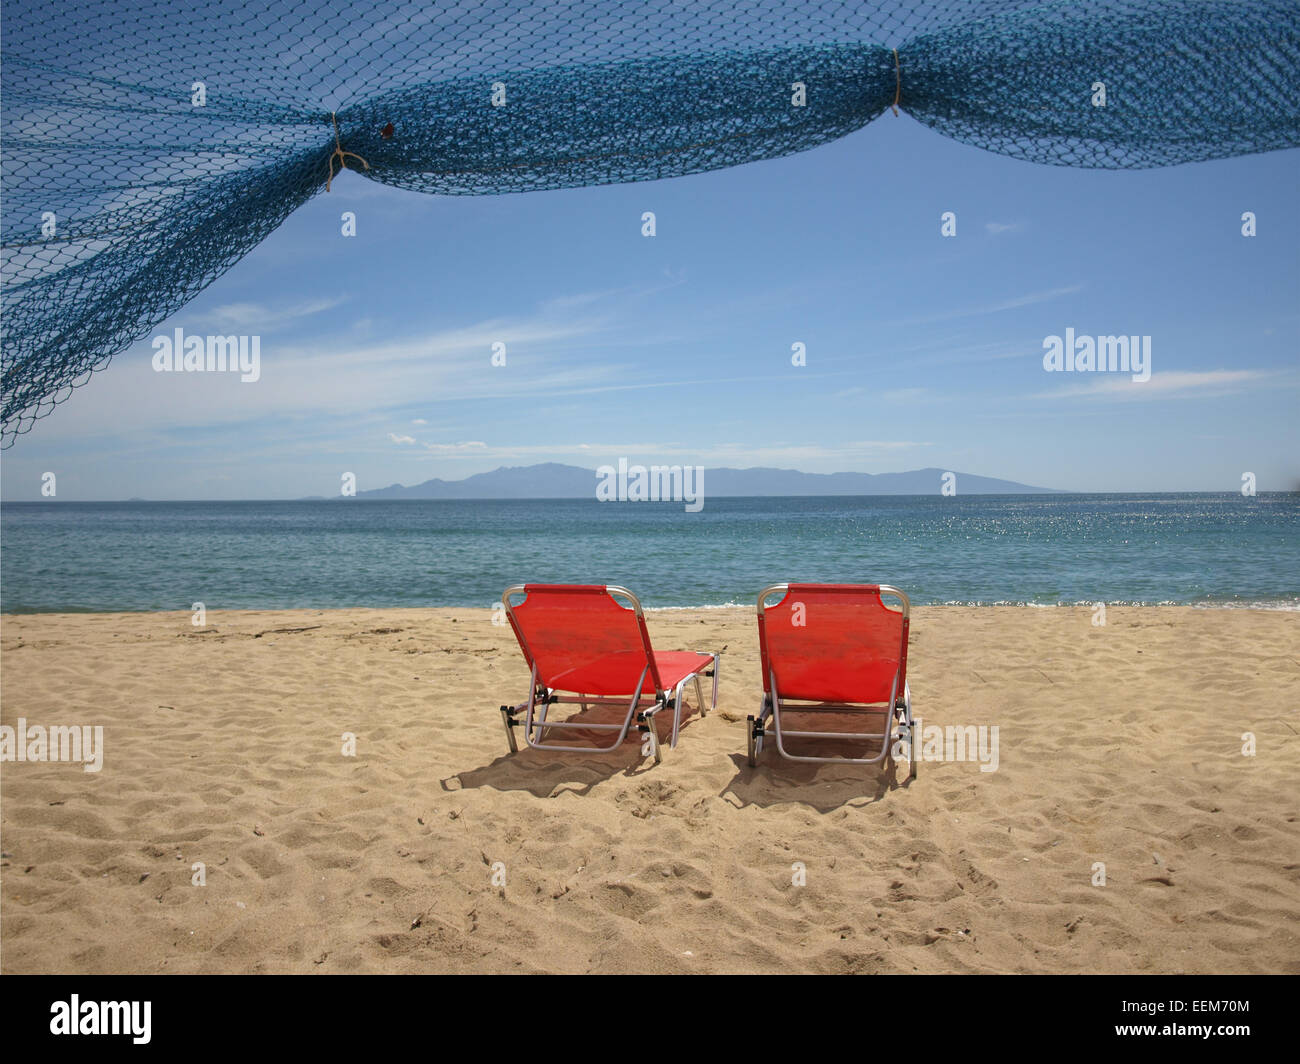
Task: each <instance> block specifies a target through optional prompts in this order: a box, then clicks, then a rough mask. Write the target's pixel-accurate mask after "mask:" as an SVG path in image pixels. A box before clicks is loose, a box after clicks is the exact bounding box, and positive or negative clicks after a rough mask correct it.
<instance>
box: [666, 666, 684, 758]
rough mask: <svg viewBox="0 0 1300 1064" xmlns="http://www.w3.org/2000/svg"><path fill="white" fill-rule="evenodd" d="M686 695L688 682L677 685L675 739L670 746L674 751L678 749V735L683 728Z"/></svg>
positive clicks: (674, 710)
mask: <svg viewBox="0 0 1300 1064" xmlns="http://www.w3.org/2000/svg"><path fill="white" fill-rule="evenodd" d="M685 693H686V681H685V680H683V681H682V682H681V683H679V684H678V685H677V694H676V697H675V698H674V699H673V738H672V742H671V743H670V744H669V745H670V746H671V747H672V749H674V750H676V749H677V733H678V732H679V731H681V728H682V695H683V694H685Z"/></svg>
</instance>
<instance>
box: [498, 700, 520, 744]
mask: <svg viewBox="0 0 1300 1064" xmlns="http://www.w3.org/2000/svg"><path fill="white" fill-rule="evenodd" d="M501 719H502V721H504V722H505V726H506V740H507V741H508V742H509V743H510V752H511V753H512V754H517V753H519V744H518V743H517V742H515V728H517V727H518V726H519V722H518V721H516V720H515V716H514V713H512V712H511V710H510V707H509V706H502V707H501Z"/></svg>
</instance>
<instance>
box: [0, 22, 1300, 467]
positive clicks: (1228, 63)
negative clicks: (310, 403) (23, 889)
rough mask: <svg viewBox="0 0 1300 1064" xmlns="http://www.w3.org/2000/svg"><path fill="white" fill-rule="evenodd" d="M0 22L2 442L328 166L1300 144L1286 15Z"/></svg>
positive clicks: (477, 169) (521, 170)
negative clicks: (817, 151) (888, 132)
mask: <svg viewBox="0 0 1300 1064" xmlns="http://www.w3.org/2000/svg"><path fill="white" fill-rule="evenodd" d="M0 6H2V10H3V22H2V23H0V26H2V30H3V49H4V52H3V67H2V69H0V92H2V94H3V113H2V116H0V179H2V181H3V187H2V191H3V212H2V214H0V238H2V241H0V242H2V243H3V251H2V256H3V257H2V259H0V281H2V282H3V290H2V295H0V310H2V311H3V323H2V328H3V337H2V340H3V344H2V348H0V350H2V353H3V410H2V411H0V424H2V428H0V442H2V443H3V445H4V446H9V445H10V444H12V443H13V441H14V439H15V437H16V436H17V435H18V434H20V433H22V432H25V431H26V430H28V429H29V428H30V427H31V426H32V424H33V423H34V421H35V420H36V419H38V418H40V417H42V416H44V415H45V414H47V413H49V412H50V411H51V410H52V409H53V408H54V406H55V405H56V404H57V403H58V402H60V401H61V400H62V399H64V398H66V397H67V396H68V395H69V394H70V393H71V390H72V389H73V388H74V387H76V386H77V385H79V384H81V383H83V382H84V381H85V380H86V379H88V377H89V375H90V374H91V373H92V372H93V371H94V370H95V369H98V368H101V367H103V366H104V365H105V364H106V363H107V362H108V360H109V359H110V358H111V357H112V356H113V355H114V354H116V353H117V352H119V351H122V350H123V349H124V348H126V347H127V346H129V345H130V344H131V343H133V342H135V341H136V340H138V339H140V338H142V337H144V336H146V335H148V334H149V332H150V331H151V330H152V329H153V328H154V327H155V326H156V325H158V323H160V322H161V321H163V320H164V319H165V318H166V317H168V316H169V315H170V314H171V313H173V312H174V311H175V310H177V309H178V308H179V307H181V306H182V305H183V304H184V303H185V302H187V301H188V300H189V299H191V298H192V297H193V296H194V295H195V294H196V293H198V292H199V291H200V290H201V289H203V288H204V287H205V286H206V285H208V284H209V283H211V282H212V281H213V280H214V279H215V278H216V277H218V276H219V275H220V274H221V273H223V272H224V271H225V270H227V269H229V268H230V267H231V266H232V265H233V264H234V263H235V262H237V261H238V260H239V259H240V257H241V256H243V255H244V254H246V253H247V252H248V251H249V250H250V249H251V248H252V247H254V246H255V245H256V244H257V243H258V242H260V241H261V240H263V239H264V238H265V237H266V236H267V235H268V234H269V233H270V232H271V231H272V230H274V229H275V228H276V227H277V226H278V225H279V224H280V223H281V222H282V221H283V220H284V219H285V217H286V216H287V215H288V214H289V213H290V212H292V211H293V210H294V209H295V208H297V207H298V206H299V205H300V204H302V203H304V202H305V201H306V200H307V199H309V198H310V197H312V196H314V195H316V194H317V193H319V192H322V191H324V190H325V189H326V188H327V186H328V184H329V183H330V182H331V181H332V180H333V179H334V178H336V177H337V175H338V173H339V172H340V170H341V169H342V168H343V167H346V168H347V169H349V170H353V171H357V172H360V173H362V174H363V175H364V176H365V177H368V178H370V179H372V180H375V181H382V182H384V183H385V184H390V185H397V186H400V187H402V188H408V189H416V190H419V191H422V192H432V193H441V194H492V193H505V192H525V191H530V190H536V189H556V188H567V187H574V186H580V185H596V184H607V183H612V182H627V181H646V180H653V179H656V178H666V177H675V176H679V175H683V174H691V173H697V172H700V171H704V170H713V169H717V168H720V167H726V166H735V165H737V164H740V163H746V162H751V161H754V160H759V159H770V158H773V157H776V156H781V155H786V154H789V153H792V152H798V151H803V150H805V149H808V148H811V147H814V146H816V145H818V144H823V143H825V142H827V141H830V140H833V139H835V138H837V137H842V136H844V135H845V134H847V133H849V132H851V131H853V130H856V129H859V128H860V127H862V126H864V125H865V124H867V123H868V122H870V121H871V120H872V119H874V118H876V117H877V116H878V115H880V114H881V113H882V112H883V111H886V110H889V109H891V108H892V107H894V106H895V105H896V106H897V108H898V110H899V111H900V112H902V113H904V114H906V115H908V116H910V117H911V118H913V119H915V120H917V121H919V122H922V123H924V124H925V125H928V126H931V127H932V128H934V129H935V130H937V131H938V132H940V133H943V134H945V135H947V136H949V137H953V138H955V139H957V140H960V141H964V142H966V143H968V144H973V145H977V146H979V147H982V148H986V149H989V150H991V151H995V152H999V153H1002V154H1004V155H1009V156H1013V157H1015V158H1018V159H1024V160H1029V161H1033V162H1039V163H1051V164H1057V165H1064V166H1082V167H1107V168H1138V167H1152V166H1167V165H1171V164H1175V163H1184V162H1192V161H1197V160H1204V159H1213V158H1219V157H1224V156H1232V155H1240V154H1245V153H1250V152H1262V151H1270V150H1274V149H1280V148H1291V147H1295V146H1297V145H1300V63H1298V62H1297V60H1298V59H1300V3H1297V2H1296V0H1258V2H1252V0H1222V2H1216V0H1199V2H1187V0H1074V2H1070V3H1063V2H1047V3H1042V2H1025V0H949V2H944V0H929V2H927V0H881V2H875V3H872V2H869V0H852V2H839V0H821V2H817V0H800V2H797V3H796V2H793V0H781V2H776V0H689V2H688V0H626V2H618V0H599V2H591V0H537V2H534V3H526V2H518V0H516V2H499V0H448V2H442V3H436V4H435V3H431V2H430V0H364V2H343V0H310V2H307V0H260V2H258V0H202V2H199V0H79V2H77V3H55V4H51V3H48V2H41V3H34V2H29V0H4V2H3V4H2V5H0ZM1099 86H1104V100H1103V99H1102V97H1100V96H1099V95H1098V87H1099ZM1099 100H1100V101H1101V102H1099ZM344 153H346V154H344Z"/></svg>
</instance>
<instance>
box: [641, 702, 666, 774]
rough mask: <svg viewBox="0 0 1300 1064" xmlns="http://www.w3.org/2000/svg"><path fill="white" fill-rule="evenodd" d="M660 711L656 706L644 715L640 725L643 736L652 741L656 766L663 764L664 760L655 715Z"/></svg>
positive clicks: (651, 745) (652, 753) (651, 749)
mask: <svg viewBox="0 0 1300 1064" xmlns="http://www.w3.org/2000/svg"><path fill="white" fill-rule="evenodd" d="M659 709H660V707H659V706H655V708H654V709H652V710H650V711H649V712H648V713H642V714H641V724H640V725H639V727H640V730H641V734H642V735H645V736H646V737H647V738H648V739H649V740H650V756H651V757H653V758H654V759H655V764H656V765H658V764H661V763H662V762H663V759H664V755H663V751H662V750H661V749H660V748H659V731H658V729H656V728H655V714H656V713H658V712H659Z"/></svg>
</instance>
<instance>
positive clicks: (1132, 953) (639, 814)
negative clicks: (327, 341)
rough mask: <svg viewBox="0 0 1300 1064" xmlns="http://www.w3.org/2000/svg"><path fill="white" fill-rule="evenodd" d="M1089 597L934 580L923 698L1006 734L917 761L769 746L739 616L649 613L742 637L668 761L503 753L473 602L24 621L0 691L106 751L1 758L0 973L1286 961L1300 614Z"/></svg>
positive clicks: (510, 679) (1287, 965)
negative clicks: (963, 755) (992, 757)
mask: <svg viewBox="0 0 1300 1064" xmlns="http://www.w3.org/2000/svg"><path fill="white" fill-rule="evenodd" d="M1091 621H1092V613H1091V611H1090V610H1088V609H1066V608H1060V609H1026V608H1015V607H1008V608H969V609H967V608H957V607H936V608H919V609H916V610H914V613H913V625H912V648H911V659H910V677H911V686H912V692H913V698H914V704H915V709H916V712H917V713H918V715H919V716H920V717H921V718H922V720H923V722H924V723H925V724H926V725H935V726H939V727H944V726H949V725H961V726H967V725H974V726H979V725H985V726H994V725H996V726H997V727H998V729H999V763H998V768H997V771H995V772H982V771H981V770H980V766H979V764H977V763H974V762H971V761H966V762H960V763H930V762H926V763H923V764H922V765H921V766H920V776H919V778H918V779H917V780H915V781H912V782H910V783H909V782H907V780H906V773H905V771H904V772H899V773H897V774H896V775H894V776H888V775H882V774H881V772H879V771H878V770H876V769H869V768H868V769H863V768H860V767H856V766H845V765H829V766H820V767H814V766H809V765H802V764H799V765H796V764H793V763H790V762H784V763H783V762H781V761H779V760H778V759H776V758H775V757H774V756H771V755H769V756H768V757H766V759H765V760H764V762H763V763H762V764H761V765H760V766H759V768H757V769H750V768H749V767H748V766H747V764H746V762H745V730H744V723H743V722H744V718H745V716H746V714H749V713H753V712H756V710H757V706H758V700H759V692H760V683H759V675H758V647H757V638H756V634H755V624H754V618H753V615H752V611H750V610H739V609H737V610H707V611H682V612H678V611H667V612H661V613H652V614H650V615H649V625H650V631H651V635H652V637H653V639H654V642H655V645H656V647H657V648H658V649H660V650H670V649H692V650H713V649H717V648H720V647H722V646H725V647H726V648H727V649H726V653H725V654H724V657H723V665H722V677H721V691H720V697H719V706H718V712H717V713H715V714H710V715H709V716H708V717H707V718H704V719H700V717H699V716H698V715H697V714H695V713H692V714H691V716H690V719H689V722H688V723H687V724H686V726H685V727H684V729H683V731H682V736H681V741H680V743H679V745H678V746H677V748H676V749H674V750H665V752H664V760H663V763H662V764H661V765H657V766H656V765H653V764H652V763H651V762H650V761H649V760H648V759H645V758H643V757H641V755H640V748H639V746H638V744H637V743H636V742H635V741H634V740H632V739H629V741H628V742H627V743H626V744H625V746H624V747H623V748H622V749H621V750H620V751H618V752H617V753H614V754H606V755H597V756H592V755H587V756H582V755H573V754H554V753H551V754H546V753H540V752H537V751H532V750H527V749H525V750H524V751H523V752H521V753H519V754H517V755H515V756H507V754H506V749H507V747H506V740H505V732H504V729H503V728H502V724H501V719H500V715H499V713H498V711H497V707H498V706H499V705H500V704H502V703H503V702H507V701H509V702H515V701H518V700H519V699H520V698H521V697H523V696H524V695H525V693H526V687H527V682H528V673H527V670H526V668H525V666H524V663H523V658H522V655H521V654H520V653H519V650H518V648H517V646H516V645H515V644H514V640H513V637H512V635H511V633H510V630H509V629H508V628H504V627H497V626H494V625H493V624H492V623H491V615H490V614H489V612H488V611H486V610H472V609H460V610H456V609H428V610H395V609H394V610H331V611H292V612H239V613H210V614H209V615H208V624H207V626H206V627H205V628H195V627H193V626H192V625H191V624H190V617H189V614H176V613H168V614H112V615H102V614H101V615H43V616H39V615H38V616H6V617H5V618H4V619H3V628H2V631H0V668H2V669H3V674H2V683H3V704H2V709H0V719H2V722H3V723H4V724H5V725H8V726H11V727H14V726H16V725H17V721H18V718H19V717H22V718H24V720H25V721H26V722H27V724H28V726H31V725H42V726H49V725H102V726H103V728H104V761H103V768H102V770H101V771H99V772H85V771H83V769H82V766H80V765H77V764H66V763H26V762H24V763H16V762H9V763H5V764H4V765H3V768H2V769H0V817H2V824H0V828H2V836H0V838H2V845H3V850H4V858H3V867H2V869H0V874H2V881H0V902H2V903H3V910H2V913H0V948H2V954H0V967H2V970H3V971H5V972H79V973H80V972H158V971H176V972H407V971H428V972H538V971H547V972H625V971H646V972H1290V973H1293V974H1294V973H1297V972H1300V820H1298V819H1297V818H1298V816H1300V808H1298V807H1300V786H1298V784H1300V714H1298V713H1297V708H1298V707H1300V616H1297V615H1295V614H1287V613H1281V612H1263V611H1252V610H1196V609H1188V608H1179V607H1160V608H1151V607H1143V608H1120V607H1112V608H1110V610H1109V613H1108V616H1107V622H1108V623H1107V624H1106V625H1105V626H1104V627H1094V626H1093V624H1092V623H1091ZM344 733H353V734H354V735H355V736H356V755H355V756H344V754H343V745H344V739H343V736H344ZM1246 733H1251V734H1252V735H1253V736H1254V742H1255V747H1256V752H1255V754H1254V756H1244V755H1243V753H1242V749H1243V742H1244V740H1243V735H1245V734H1246ZM498 862H499V863H498ZM196 864H201V865H202V870H203V873H204V878H205V881H206V882H205V885H202V886H199V885H195V884H194V880H195V878H196V876H197V872H196V870H195V867H194V866H195V865H196ZM1099 864H1104V866H1105V877H1106V878H1105V885H1104V886H1101V885H1094V881H1095V880H1096V879H1097V878H1098V874H1097V866H1098V865H1099ZM799 866H802V867H803V868H804V869H805V870H806V871H805V872H804V876H803V879H804V881H803V884H802V885H795V882H796V881H797V880H799V879H800V878H801V877H800V875H799V871H798V869H799ZM494 877H495V879H496V880H497V882H498V883H499V882H500V880H501V879H502V877H504V884H505V885H504V886H499V885H494V883H493V879H494Z"/></svg>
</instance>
